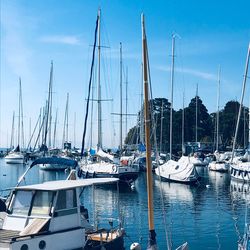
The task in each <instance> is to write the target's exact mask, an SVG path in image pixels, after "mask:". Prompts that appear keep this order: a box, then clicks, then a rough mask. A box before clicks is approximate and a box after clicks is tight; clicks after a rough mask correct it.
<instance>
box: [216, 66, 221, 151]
mask: <svg viewBox="0 0 250 250" xmlns="http://www.w3.org/2000/svg"><path fill="white" fill-rule="evenodd" d="M220 73H221V68H220V66H219V70H218V92H217V123H216V150H217V151H218V150H219V112H220Z"/></svg>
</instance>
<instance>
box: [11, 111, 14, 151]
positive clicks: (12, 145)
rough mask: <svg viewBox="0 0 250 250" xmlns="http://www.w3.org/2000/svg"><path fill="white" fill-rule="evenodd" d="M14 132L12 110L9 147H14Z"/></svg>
mask: <svg viewBox="0 0 250 250" xmlns="http://www.w3.org/2000/svg"><path fill="white" fill-rule="evenodd" d="M14 133H15V111H13V117H12V126H11V137H10V149H12V148H14Z"/></svg>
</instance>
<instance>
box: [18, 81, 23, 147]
mask: <svg viewBox="0 0 250 250" xmlns="http://www.w3.org/2000/svg"><path fill="white" fill-rule="evenodd" d="M21 88H22V83H21V78H20V77H19V98H18V100H19V105H18V130H17V145H19V146H21V145H20V127H21V125H20V123H21Z"/></svg>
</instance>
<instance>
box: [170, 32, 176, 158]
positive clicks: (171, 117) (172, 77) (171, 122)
mask: <svg viewBox="0 0 250 250" xmlns="http://www.w3.org/2000/svg"><path fill="white" fill-rule="evenodd" d="M174 52H175V35H172V67H171V98H170V102H171V107H170V126H169V128H170V131H169V144H170V145H169V155H170V160H171V159H172V139H173V135H172V133H173V92H174V62H175V61H174V59H175V58H174V57H175V55H174Z"/></svg>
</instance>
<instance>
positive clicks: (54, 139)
mask: <svg viewBox="0 0 250 250" xmlns="http://www.w3.org/2000/svg"><path fill="white" fill-rule="evenodd" d="M57 114H58V108H57V109H56V117H55V125H54V134H53V148H55V146H56V126H57Z"/></svg>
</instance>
